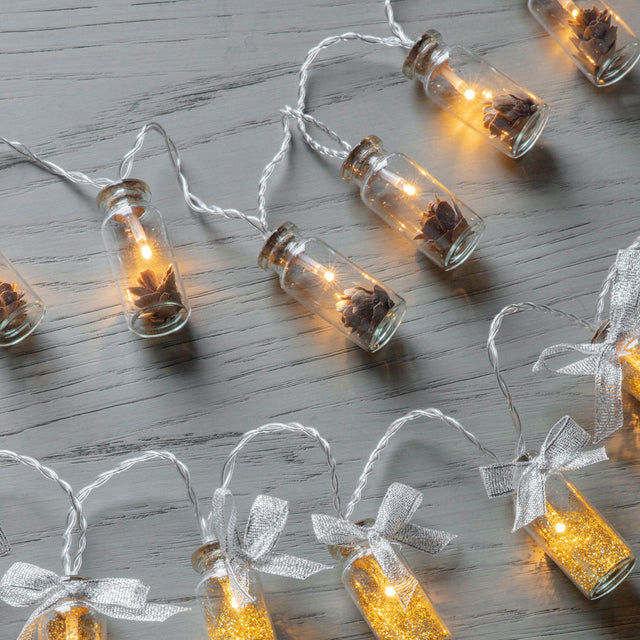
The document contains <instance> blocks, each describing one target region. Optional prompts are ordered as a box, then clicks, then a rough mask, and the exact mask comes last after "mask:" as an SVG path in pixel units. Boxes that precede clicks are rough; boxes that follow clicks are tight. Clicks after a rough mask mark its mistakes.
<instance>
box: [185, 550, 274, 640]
mask: <svg viewBox="0 0 640 640" xmlns="http://www.w3.org/2000/svg"><path fill="white" fill-rule="evenodd" d="M192 564H193V568H194V569H195V570H196V571H197V572H198V573H199V574H201V575H202V580H201V581H200V583H199V584H198V587H197V589H196V596H197V598H198V600H199V601H200V604H201V605H202V613H203V615H204V619H205V624H206V627H207V634H208V636H209V640H229V638H240V639H242V640H276V634H275V632H274V630H273V625H272V624H271V619H270V618H269V613H268V612H267V608H266V606H265V604H264V598H263V596H262V588H261V586H260V582H259V579H258V576H257V575H256V574H255V573H254V572H253V571H252V570H251V569H250V570H249V571H250V589H249V592H250V593H251V595H252V596H253V597H254V598H255V601H254V602H250V603H249V604H246V605H245V606H239V604H238V603H236V600H235V598H234V597H233V595H232V592H231V588H230V583H229V574H228V573H227V570H226V568H225V564H224V556H223V554H222V551H220V546H219V545H218V543H216V542H212V543H209V544H206V545H204V546H202V547H200V549H198V550H197V551H196V552H195V553H194V554H193V558H192Z"/></svg>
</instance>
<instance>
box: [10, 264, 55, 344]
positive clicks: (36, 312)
mask: <svg viewBox="0 0 640 640" xmlns="http://www.w3.org/2000/svg"><path fill="white" fill-rule="evenodd" d="M44 313H45V306H44V302H42V300H40V298H39V297H38V296H37V295H36V293H35V291H34V290H33V289H32V288H31V287H30V286H29V284H28V283H27V281H26V280H25V279H24V278H23V277H22V276H21V275H20V274H19V273H18V271H17V270H16V268H15V267H14V266H13V265H12V264H11V261H10V260H9V258H6V257H5V256H4V255H2V253H0V347H8V346H11V345H12V344H16V343H18V342H20V341H21V340H24V338H26V337H27V336H28V335H30V334H31V333H32V332H33V330H34V329H35V328H36V327H37V326H38V325H39V324H40V321H41V320H42V318H43V317H44Z"/></svg>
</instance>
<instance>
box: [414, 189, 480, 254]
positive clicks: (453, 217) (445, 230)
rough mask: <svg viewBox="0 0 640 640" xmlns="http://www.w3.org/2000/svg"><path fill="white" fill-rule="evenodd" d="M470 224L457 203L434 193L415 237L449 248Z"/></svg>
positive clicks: (415, 238) (423, 213)
mask: <svg viewBox="0 0 640 640" xmlns="http://www.w3.org/2000/svg"><path fill="white" fill-rule="evenodd" d="M468 226H469V225H468V223H467V221H466V220H465V219H464V216H463V215H462V214H461V213H460V211H459V210H458V207H457V206H456V205H455V203H454V204H453V205H452V204H450V203H449V202H447V201H446V200H443V199H441V198H438V196H437V195H435V194H434V195H433V200H432V201H431V202H430V203H429V204H428V205H427V210H426V211H423V212H422V219H421V220H420V229H419V230H418V231H417V232H416V234H415V235H414V236H413V238H414V240H426V241H431V242H436V243H440V244H442V245H443V246H444V247H445V248H448V247H450V246H451V245H452V244H453V243H454V242H455V241H456V240H457V239H458V238H459V237H460V234H461V233H462V232H463V231H464V230H465V229H466V228H467V227H468Z"/></svg>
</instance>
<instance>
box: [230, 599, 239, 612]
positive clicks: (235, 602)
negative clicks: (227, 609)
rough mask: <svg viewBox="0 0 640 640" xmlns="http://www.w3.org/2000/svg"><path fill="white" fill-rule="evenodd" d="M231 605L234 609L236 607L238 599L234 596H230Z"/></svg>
mask: <svg viewBox="0 0 640 640" xmlns="http://www.w3.org/2000/svg"><path fill="white" fill-rule="evenodd" d="M231 606H232V607H233V608H234V609H238V601H237V600H236V599H235V598H234V597H232V598H231Z"/></svg>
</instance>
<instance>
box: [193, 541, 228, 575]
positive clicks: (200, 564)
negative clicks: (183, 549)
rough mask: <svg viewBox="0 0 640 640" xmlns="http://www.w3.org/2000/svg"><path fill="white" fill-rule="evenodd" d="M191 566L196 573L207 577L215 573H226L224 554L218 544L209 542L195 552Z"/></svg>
mask: <svg viewBox="0 0 640 640" xmlns="http://www.w3.org/2000/svg"><path fill="white" fill-rule="evenodd" d="M191 564H192V566H193V568H194V570H195V571H196V573H199V574H200V575H207V574H209V573H213V572H214V571H215V572H220V571H224V572H225V573H226V569H225V566H224V553H223V552H222V550H221V549H220V544H219V543H217V542H208V543H207V544H205V545H203V546H201V547H200V548H199V549H198V550H197V551H195V552H194V554H193V555H192V556H191Z"/></svg>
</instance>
